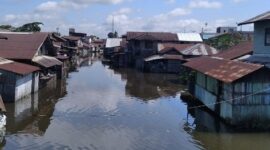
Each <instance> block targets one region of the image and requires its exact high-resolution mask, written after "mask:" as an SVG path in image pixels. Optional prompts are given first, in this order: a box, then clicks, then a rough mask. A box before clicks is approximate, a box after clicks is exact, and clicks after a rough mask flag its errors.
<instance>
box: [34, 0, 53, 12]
mask: <svg viewBox="0 0 270 150" xmlns="http://www.w3.org/2000/svg"><path fill="white" fill-rule="evenodd" d="M36 9H37V10H39V11H50V10H57V9H58V3H57V2H55V1H47V2H44V3H42V4H40V5H39V6H37V8H36Z"/></svg>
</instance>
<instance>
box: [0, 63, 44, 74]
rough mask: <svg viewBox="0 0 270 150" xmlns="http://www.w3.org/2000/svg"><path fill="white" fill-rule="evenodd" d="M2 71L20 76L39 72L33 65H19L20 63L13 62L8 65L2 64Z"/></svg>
mask: <svg viewBox="0 0 270 150" xmlns="http://www.w3.org/2000/svg"><path fill="white" fill-rule="evenodd" d="M0 69H1V70H5V71H9V72H13V73H16V74H19V75H26V74H29V73H32V72H35V71H38V70H39V68H38V67H35V66H32V65H27V64H23V63H18V62H11V63H6V64H0Z"/></svg>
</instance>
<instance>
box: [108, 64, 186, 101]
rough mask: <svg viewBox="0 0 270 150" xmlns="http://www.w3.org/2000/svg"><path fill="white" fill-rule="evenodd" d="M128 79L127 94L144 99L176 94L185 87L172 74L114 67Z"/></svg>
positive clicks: (124, 78) (115, 72) (122, 76)
mask: <svg viewBox="0 0 270 150" xmlns="http://www.w3.org/2000/svg"><path fill="white" fill-rule="evenodd" d="M113 71H114V74H119V75H120V76H121V79H122V80H123V81H126V86H125V91H126V95H127V96H131V97H137V98H138V99H142V100H144V101H147V100H154V99H158V98H160V97H166V96H174V97H175V96H176V95H177V93H179V92H180V91H181V89H183V88H184V87H183V86H182V85H181V84H179V78H178V76H176V75H171V74H152V73H147V74H146V73H142V72H138V71H136V70H134V69H114V70H113Z"/></svg>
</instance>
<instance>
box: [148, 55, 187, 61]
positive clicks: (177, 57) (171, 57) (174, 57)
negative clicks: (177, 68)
mask: <svg viewBox="0 0 270 150" xmlns="http://www.w3.org/2000/svg"><path fill="white" fill-rule="evenodd" d="M155 60H183V61H184V60H185V59H184V58H183V56H181V55H153V56H150V57H147V58H145V59H144V61H146V62H150V61H155Z"/></svg>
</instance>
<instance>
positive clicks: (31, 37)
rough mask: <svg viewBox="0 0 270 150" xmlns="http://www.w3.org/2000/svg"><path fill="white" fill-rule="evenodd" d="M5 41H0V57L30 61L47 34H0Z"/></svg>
mask: <svg viewBox="0 0 270 150" xmlns="http://www.w3.org/2000/svg"><path fill="white" fill-rule="evenodd" d="M1 35H2V36H4V37H7V40H0V57H3V58H7V59H32V58H33V57H34V55H35V54H36V52H37V50H38V49H39V47H40V46H41V45H42V44H43V43H44V41H45V40H46V39H47V37H48V33H25V34H22V33H1Z"/></svg>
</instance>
